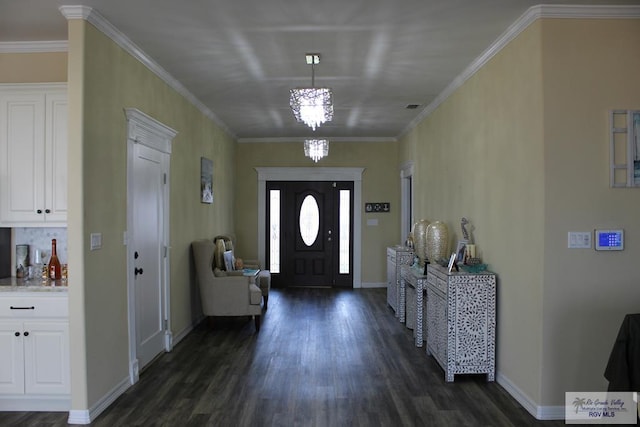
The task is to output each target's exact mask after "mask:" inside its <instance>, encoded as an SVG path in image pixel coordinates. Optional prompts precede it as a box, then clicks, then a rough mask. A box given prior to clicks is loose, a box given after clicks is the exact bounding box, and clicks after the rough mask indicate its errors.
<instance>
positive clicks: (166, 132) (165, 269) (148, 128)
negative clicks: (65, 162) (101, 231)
mask: <svg viewBox="0 0 640 427" xmlns="http://www.w3.org/2000/svg"><path fill="white" fill-rule="evenodd" d="M124 112H125V116H126V118H127V177H132V176H133V167H134V149H133V148H134V147H135V144H143V145H145V146H147V147H149V148H152V149H154V150H158V151H160V152H162V153H165V154H166V156H165V160H164V161H163V165H162V167H163V172H164V175H165V182H166V183H169V182H170V180H169V170H170V168H169V165H170V160H171V142H172V140H173V138H174V137H175V136H176V135H177V132H176V131H175V130H173V129H171V128H170V127H167V126H165V125H164V124H162V123H160V122H159V121H157V120H155V119H154V118H152V117H150V116H148V115H147V114H145V113H143V112H142V111H140V110H138V109H135V108H125V110H124ZM163 188H164V193H163V199H164V200H163V210H164V214H163V222H164V223H163V224H162V230H163V234H164V236H162V239H161V240H162V242H163V245H164V258H163V261H162V262H163V265H162V279H161V280H162V287H163V295H164V301H163V309H164V313H165V325H164V328H165V331H164V335H165V340H164V341H165V350H166V351H171V349H172V347H173V336H172V334H171V318H170V314H171V310H170V302H171V297H170V293H169V290H170V278H171V276H170V271H169V267H170V257H169V248H170V245H169V236H170V234H169V224H170V222H169V206H170V204H169V185H168V184H167V185H164V186H163ZM132 199H133V186H132V185H131V182H130V179H127V231H126V232H125V234H124V243H125V245H127V298H128V307H127V311H128V314H129V321H128V326H129V380H130V382H131V384H135V383H136V382H138V378H139V375H140V372H139V369H140V367H139V364H138V357H137V342H138V339H137V333H136V292H135V287H134V284H135V276H134V262H133V259H134V257H133V255H134V254H133V251H134V246H133V245H130V244H129V238H130V237H132V236H133V235H134V233H133V224H134V219H133V200H132Z"/></svg>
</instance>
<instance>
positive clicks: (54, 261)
mask: <svg viewBox="0 0 640 427" xmlns="http://www.w3.org/2000/svg"><path fill="white" fill-rule="evenodd" d="M61 278H62V272H61V268H60V260H59V259H58V254H57V252H56V239H51V259H50V260H49V279H51V280H60V279H61Z"/></svg>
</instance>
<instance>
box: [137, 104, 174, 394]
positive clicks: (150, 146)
mask: <svg viewBox="0 0 640 427" xmlns="http://www.w3.org/2000/svg"><path fill="white" fill-rule="evenodd" d="M125 115H126V118H127V122H128V135H127V230H128V231H127V232H126V233H125V243H126V245H127V283H128V284H127V294H128V314H129V377H130V382H131V384H134V383H135V382H137V381H138V377H139V372H140V369H142V368H143V367H144V366H145V365H146V364H147V363H149V362H150V361H151V360H152V359H153V358H154V357H155V356H156V355H158V354H159V353H160V352H162V351H163V350H164V351H170V350H171V348H172V345H173V343H172V334H171V328H170V316H169V315H170V310H169V303H170V294H169V283H170V281H169V280H170V275H169V265H170V263H169V259H170V258H169V248H170V245H169V165H170V158H171V141H172V140H173V138H174V137H175V135H176V134H177V132H176V131H174V130H173V129H171V128H169V127H167V126H165V125H163V124H162V123H160V122H158V121H157V120H155V119H153V118H152V117H150V116H148V115H146V114H145V113H143V112H141V111H139V110H137V109H125ZM136 253H137V258H136Z"/></svg>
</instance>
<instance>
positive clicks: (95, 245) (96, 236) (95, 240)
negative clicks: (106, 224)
mask: <svg viewBox="0 0 640 427" xmlns="http://www.w3.org/2000/svg"><path fill="white" fill-rule="evenodd" d="M100 248H102V233H91V250H92V251H95V250H96V249H100Z"/></svg>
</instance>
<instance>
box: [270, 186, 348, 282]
mask: <svg viewBox="0 0 640 427" xmlns="http://www.w3.org/2000/svg"><path fill="white" fill-rule="evenodd" d="M266 188H267V193H268V195H267V198H266V200H267V209H266V211H267V218H266V224H265V226H266V227H267V229H268V230H269V239H268V243H267V245H268V247H267V248H266V253H267V263H266V265H267V266H268V269H269V270H270V271H271V278H272V284H273V286H274V287H286V286H336V287H349V288H351V287H352V286H353V240H352V236H353V182H348V181H346V182H343V181H341V182H336V181H270V182H268V183H267V186H266Z"/></svg>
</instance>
